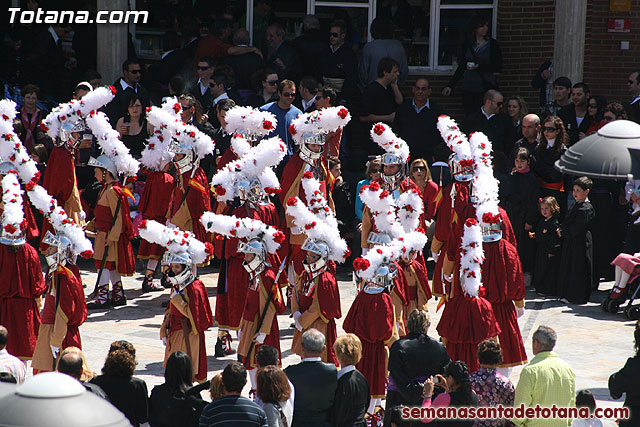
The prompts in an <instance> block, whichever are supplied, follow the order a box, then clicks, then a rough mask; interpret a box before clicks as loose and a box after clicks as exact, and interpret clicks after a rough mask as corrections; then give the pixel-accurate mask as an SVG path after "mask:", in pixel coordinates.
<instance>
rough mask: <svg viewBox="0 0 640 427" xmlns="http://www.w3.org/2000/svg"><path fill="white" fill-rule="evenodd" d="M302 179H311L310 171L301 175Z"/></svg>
mask: <svg viewBox="0 0 640 427" xmlns="http://www.w3.org/2000/svg"><path fill="white" fill-rule="evenodd" d="M302 177H303V178H304V179H311V178H313V173H312V172H311V171H306V172H305V173H304V174H303V175H302Z"/></svg>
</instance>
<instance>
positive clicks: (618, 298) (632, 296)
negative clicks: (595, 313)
mask: <svg viewBox="0 0 640 427" xmlns="http://www.w3.org/2000/svg"><path fill="white" fill-rule="evenodd" d="M626 283H627V284H626V286H625V287H619V286H617V285H614V287H613V289H611V292H610V293H609V295H607V298H605V300H604V301H602V304H601V307H602V311H605V312H607V313H617V312H619V311H620V310H621V309H622V311H623V312H624V315H625V316H626V318H627V319H629V320H639V319H640V301H637V300H638V299H639V298H640V274H634V275H632V276H630V277H629V280H628V281H627V282H626ZM634 301H635V302H636V303H635V304H634ZM625 302H626V303H627V304H626V305H625V306H624V307H622V305H623V304H624V303H625Z"/></svg>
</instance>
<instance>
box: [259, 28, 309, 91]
mask: <svg viewBox="0 0 640 427" xmlns="http://www.w3.org/2000/svg"><path fill="white" fill-rule="evenodd" d="M265 37H266V39H267V49H266V51H265V52H264V58H265V62H266V65H267V67H268V68H272V69H274V70H275V71H276V72H277V73H278V77H279V78H280V79H289V80H293V81H294V82H297V81H299V79H300V77H301V71H302V68H301V66H300V59H299V57H298V53H297V52H296V49H295V48H294V47H293V45H292V44H291V43H290V42H289V41H287V40H285V39H284V28H282V25H280V24H273V25H270V26H269V27H267V32H266V34H265Z"/></svg>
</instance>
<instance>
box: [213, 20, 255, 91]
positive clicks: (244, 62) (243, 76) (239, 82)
mask: <svg viewBox="0 0 640 427" xmlns="http://www.w3.org/2000/svg"><path fill="white" fill-rule="evenodd" d="M250 42H251V38H250V37H249V32H248V31H247V30H245V29H244V28H240V29H237V30H236V31H235V32H234V33H233V45H234V46H238V47H249V43H250ZM223 63H225V64H227V65H229V66H230V67H231V68H232V69H233V72H234V74H235V76H236V85H235V88H236V89H237V90H238V93H239V94H240V96H241V98H242V99H243V100H246V99H247V98H248V97H249V95H251V93H252V91H251V86H252V82H251V76H252V75H253V73H255V72H256V71H258V70H260V69H261V68H263V67H264V61H263V59H262V57H261V56H260V55H258V54H257V53H256V52H253V51H252V52H247V53H243V54H242V55H229V56H227V57H226V58H224V59H223Z"/></svg>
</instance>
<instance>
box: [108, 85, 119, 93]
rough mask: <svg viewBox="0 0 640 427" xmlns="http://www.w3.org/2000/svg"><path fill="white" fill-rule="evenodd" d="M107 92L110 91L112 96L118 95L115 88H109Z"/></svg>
mask: <svg viewBox="0 0 640 427" xmlns="http://www.w3.org/2000/svg"><path fill="white" fill-rule="evenodd" d="M109 90H110V91H111V94H112V95H115V94H116V93H118V91H117V90H116V88H115V86H109Z"/></svg>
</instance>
